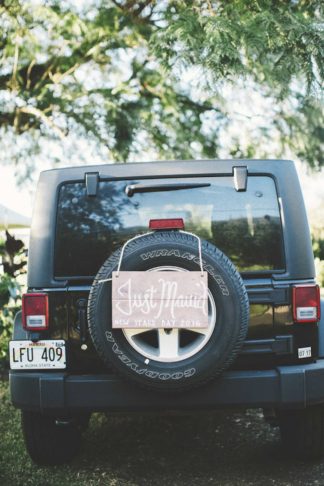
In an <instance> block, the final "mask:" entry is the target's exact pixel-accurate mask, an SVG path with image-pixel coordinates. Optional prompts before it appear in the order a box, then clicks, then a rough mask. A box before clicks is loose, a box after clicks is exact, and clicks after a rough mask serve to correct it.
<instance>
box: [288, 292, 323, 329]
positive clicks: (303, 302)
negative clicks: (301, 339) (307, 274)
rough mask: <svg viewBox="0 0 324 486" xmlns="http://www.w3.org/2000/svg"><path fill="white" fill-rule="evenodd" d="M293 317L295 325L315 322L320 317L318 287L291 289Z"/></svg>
mask: <svg viewBox="0 0 324 486" xmlns="http://www.w3.org/2000/svg"><path fill="white" fill-rule="evenodd" d="M292 290H293V295H292V297H293V299H292V300H293V317H294V321H295V322H297V323H304V322H317V321H319V320H320V317H321V299H320V289H319V286H318V285H296V286H295V287H293V289H292Z"/></svg>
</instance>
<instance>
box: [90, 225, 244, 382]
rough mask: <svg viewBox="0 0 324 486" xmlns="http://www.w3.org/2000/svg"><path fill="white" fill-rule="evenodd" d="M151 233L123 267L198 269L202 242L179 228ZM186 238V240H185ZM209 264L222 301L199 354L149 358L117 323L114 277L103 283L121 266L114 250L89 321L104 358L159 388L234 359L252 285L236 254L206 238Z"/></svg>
mask: <svg viewBox="0 0 324 486" xmlns="http://www.w3.org/2000/svg"><path fill="white" fill-rule="evenodd" d="M168 235H169V234H166V235H165V238H163V235H158V237H156V238H150V239H145V238H143V239H142V241H141V242H138V244H137V245H134V246H135V248H130V249H129V251H125V254H124V257H123V264H122V268H124V269H127V271H148V270H151V269H153V268H157V267H172V266H174V267H178V268H179V267H180V268H183V269H184V271H194V270H195V271H197V270H198V269H199V267H198V266H197V265H199V258H198V256H197V242H196V241H195V240H193V239H190V238H189V239H188V238H186V239H184V238H183V237H182V236H183V235H181V237H180V235H179V234H172V235H171V237H168ZM184 240H185V241H184ZM202 251H203V267H204V270H205V271H206V272H207V273H208V288H209V290H210V292H211V294H212V297H213V299H214V301H215V305H216V312H217V318H216V324H215V328H214V330H213V333H212V335H211V336H210V338H209V340H208V341H207V343H206V344H205V345H204V347H203V348H202V349H200V350H199V351H198V352H197V353H196V354H194V355H192V356H190V357H188V358H186V359H184V360H182V361H176V362H159V361H156V360H154V359H148V358H147V357H145V356H143V355H142V354H140V353H139V352H138V351H137V350H135V348H133V347H132V346H131V345H130V343H129V342H128V340H127V339H126V337H125V335H124V333H123V331H122V330H120V329H112V320H111V314H112V308H111V305H112V302H111V282H104V283H99V280H102V279H106V278H109V277H110V276H111V274H112V271H114V270H116V267H117V261H118V258H116V256H118V255H113V256H112V258H111V259H108V260H107V262H106V263H105V264H104V265H103V267H102V269H101V271H99V273H98V275H97V277H96V279H95V281H94V285H93V287H92V290H91V294H90V303H89V323H90V333H91V336H92V339H93V342H94V345H95V347H96V348H97V351H98V353H99V355H100V357H101V358H102V359H103V361H104V362H105V363H106V364H107V365H110V364H112V365H113V366H115V368H116V369H117V370H118V371H119V372H121V373H122V374H123V375H124V376H126V377H128V378H129V379H131V380H132V381H135V382H138V383H140V384H142V385H146V386H150V387H153V388H163V389H179V388H181V389H182V388H185V387H190V386H195V385H197V384H202V383H204V382H206V381H208V380H209V379H210V378H211V377H216V376H218V375H219V374H221V372H222V371H223V370H224V369H226V368H227V367H228V366H229V364H230V363H231V362H232V361H233V360H234V358H235V357H236V355H237V352H238V350H239V348H240V346H241V343H242V341H243V338H244V336H245V333H246V323H247V308H246V307H247V306H246V305H242V302H243V303H244V302H245V301H246V291H245V288H244V286H243V283H242V280H241V277H240V276H239V274H238V272H237V271H236V270H235V268H234V266H233V265H232V263H231V262H230V260H229V259H228V258H227V257H226V256H225V255H224V254H223V253H222V252H220V251H219V250H218V249H216V248H215V247H213V246H212V245H210V244H208V243H207V242H203V245H202Z"/></svg>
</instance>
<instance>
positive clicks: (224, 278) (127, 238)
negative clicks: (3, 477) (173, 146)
mask: <svg viewBox="0 0 324 486" xmlns="http://www.w3.org/2000/svg"><path fill="white" fill-rule="evenodd" d="M126 271H127V272H134V273H133V274H132V275H134V276H135V272H137V273H136V275H137V277H136V278H137V280H136V281H135V280H132V279H131V280H129V281H128V284H127V285H128V287H127V288H126V284H124V286H123V287H119V290H118V292H119V293H120V295H121V296H123V295H124V294H123V292H124V293H125V292H126V294H127V292H130V290H129V289H130V287H129V285H130V283H131V282H133V287H134V285H135V287H138V288H137V289H136V288H135V289H134V288H133V290H132V292H133V294H132V298H131V300H129V301H127V303H126V304H125V302H124V304H123V305H124V307H120V308H121V309H123V312H124V315H125V316H126V317H127V319H126V318H125V319H121V320H119V321H118V322H119V323H120V322H121V323H122V325H121V326H120V327H119V328H118V326H117V327H116V322H117V321H116V320H114V319H113V318H112V316H113V315H114V312H115V310H114V309H115V307H114V306H116V302H117V301H115V299H113V298H112V292H113V286H114V279H117V278H118V277H119V275H121V272H126ZM138 272H141V273H138ZM144 272H146V273H144ZM148 272H157V273H156V274H154V273H148ZM162 272H165V276H167V275H170V274H171V276H172V275H173V278H174V279H175V277H176V276H177V279H178V281H180V287H185V284H186V285H187V284H188V282H189V281H190V279H191V278H194V274H197V272H198V276H199V272H201V276H202V277H203V276H204V278H205V279H206V282H208V284H207V286H205V289H206V293H205V304H206V307H205V310H204V312H205V324H204V325H202V326H200V325H199V323H198V324H197V322H198V321H197V320H195V319H196V318H195V319H194V316H198V318H199V315H200V314H199V312H200V311H199V309H200V308H201V309H202V310H203V307H202V304H201V302H202V301H200V300H199V299H198V297H197V298H196V297H195V296H193V295H191V294H190V295H189V296H188V295H185V294H184V293H183V294H180V296H179V295H177V296H176V297H175V296H174V295H173V294H172V292H173V291H172V292H171V290H170V288H171V287H170V288H168V289H169V290H168V293H165V292H167V290H165V289H164V290H163V291H161V292H162V296H161V295H160V297H159V298H160V300H161V301H163V305H164V308H163V309H167V311H164V310H163V312H162V311H161V312H160V316H159V317H160V318H161V319H162V320H160V321H159V322H160V324H158V325H156V324H155V325H153V324H152V321H151V320H150V319H149V317H150V315H149V309H153V308H154V307H156V305H157V304H156V301H153V300H152V299H153V297H152V296H153V294H154V292H156V289H153V287H152V285H151V284H150V285H151V287H149V282H151V281H152V278H153V279H154V278H155V277H156V276H161V275H163V274H162ZM174 272H176V273H174ZM179 272H181V276H180V274H179ZM189 272H192V273H189ZM134 279H135V277H134ZM162 280H163V279H162ZM162 280H159V281H162ZM134 282H135V283H134ZM188 285H189V284H188ZM146 287H147V288H146ZM125 289H126V290H125ZM143 289H144V290H143ZM172 289H173V287H172ZM136 291H137V294H136ZM163 292H164V294H163ZM126 294H125V295H126ZM171 294H172V295H171ZM121 298H124V299H126V298H129V299H130V297H129V295H128V294H127V296H126V297H121ZM172 299H173V300H172ZM195 299H196V300H195ZM171 301H172V304H171V303H170V302H171ZM125 306H126V307H125ZM171 307H172V308H171ZM140 312H142V314H145V313H147V316H148V318H147V319H146V320H138V319H137V320H136V318H135V317H134V316H135V314H136V315H137V317H138V315H139V313H140ZM167 312H168V313H169V314H170V315H172V316H173V317H174V313H175V312H176V313H177V316H178V318H179V319H180V321H179V320H178V321H175V320H172V319H170V318H169V317H170V315H169V314H168V318H167V315H166V314H167ZM201 315H202V311H201ZM129 318H133V322H132V323H131V324H130V320H129ZM198 320H199V319H198ZM174 322H177V323H176V324H175V323H174ZM179 322H180V324H179ZM161 323H162V324H161ZM323 333H324V320H322V321H320V294H319V288H318V286H317V285H316V283H315V272H314V258H313V253H312V247H311V241H310V235H309V228H308V223H307V217H306V213H305V208H304V202H303V197H302V193H301V189H300V185H299V182H298V179H297V175H296V171H295V167H294V164H293V163H292V162H290V161H283V160H235V161H233V160H227V161H222V160H220V161H182V162H178V161H171V162H163V163H146V164H123V165H102V166H90V167H89V166H84V167H76V168H66V169H58V170H51V171H46V172H43V173H42V174H41V176H40V179H39V183H38V188H37V194H36V203H35V208H34V214H33V222H32V228H31V238H30V246H29V264H28V293H27V294H25V295H24V296H23V306H22V312H20V313H18V314H17V316H16V320H15V324H14V334H13V340H12V342H11V343H10V358H11V372H10V387H11V398H12V402H13V404H14V405H15V406H16V407H18V408H20V409H21V410H22V427H23V431H24V436H25V441H26V446H27V449H28V452H29V453H30V455H31V457H32V459H33V460H34V461H35V462H36V463H39V464H55V463H60V462H63V461H67V460H68V459H70V458H71V457H73V455H74V454H75V453H76V451H77V449H78V447H79V444H80V434H81V432H82V430H83V429H84V427H85V426H86V425H87V422H88V420H89V417H90V414H91V412H94V411H104V412H114V411H123V412H128V411H134V410H138V411H165V410H178V411H179V412H181V411H182V410H202V409H214V408H216V407H221V408H226V407H232V406H235V407H237V406H239V407H245V408H248V407H249V408H251V407H261V408H263V409H264V410H265V411H266V416H267V417H271V419H272V422H276V423H277V424H278V425H279V426H280V430H281V435H282V439H283V441H284V442H285V443H287V445H288V446H289V450H290V451H293V452H294V453H295V454H296V455H302V456H303V457H319V456H321V455H323V454H324V336H323Z"/></svg>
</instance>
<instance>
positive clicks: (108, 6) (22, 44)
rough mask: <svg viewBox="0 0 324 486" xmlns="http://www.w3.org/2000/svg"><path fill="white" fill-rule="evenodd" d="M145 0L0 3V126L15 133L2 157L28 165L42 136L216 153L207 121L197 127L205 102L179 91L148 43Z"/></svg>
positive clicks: (112, 154)
mask: <svg viewBox="0 0 324 486" xmlns="http://www.w3.org/2000/svg"><path fill="white" fill-rule="evenodd" d="M149 3H151V2H136V3H135V2H132V1H130V2H120V3H118V2H99V3H98V2H82V7H81V6H78V4H74V6H72V5H71V4H69V2H59V1H54V0H52V1H48V2H46V3H45V2H44V3H39V2H31V1H24V2H22V1H19V0H12V1H8V2H1V3H0V5H1V6H0V59H1V61H0V62H1V64H0V129H1V128H2V132H4V133H6V134H7V136H10V137H11V138H10V140H11V141H12V140H14V139H15V138H14V137H15V136H16V137H17V135H18V136H19V137H20V140H22V142H21V145H20V146H19V147H18V148H17V151H15V148H11V147H10V148H9V147H7V151H10V150H11V151H12V152H11V154H12V157H17V160H21V158H22V157H24V162H25V163H26V161H29V163H32V160H31V155H32V154H33V153H34V151H37V150H41V146H42V140H51V139H53V138H54V139H55V140H56V142H57V143H62V144H64V142H66V141H67V140H68V139H71V140H73V137H74V136H76V137H78V138H81V139H84V140H87V142H88V145H91V143H94V144H96V145H99V146H100V147H101V148H102V150H103V151H102V152H101V153H102V154H103V155H102V156H103V157H105V158H107V157H108V158H113V159H115V160H127V159H129V158H130V156H131V154H133V155H134V154H136V153H138V151H139V150H141V151H142V152H143V149H144V150H145V151H146V152H149V154H151V155H155V156H156V155H158V156H160V155H162V156H163V157H168V156H176V157H181V158H187V157H192V156H195V155H197V156H198V155H200V156H207V157H213V156H215V155H216V152H217V129H215V130H211V131H210V133H209V134H203V133H202V131H201V130H202V127H203V123H204V119H203V117H204V115H205V114H206V113H209V112H214V113H217V109H215V107H214V106H213V103H212V101H211V100H209V101H208V100H206V101H201V102H197V101H195V100H193V99H192V97H191V96H189V95H188V94H185V93H184V92H183V91H182V90H181V89H180V87H179V86H178V83H177V80H176V79H175V77H174V76H173V75H170V74H169V73H166V72H164V71H163V70H162V69H160V66H159V63H158V61H157V59H156V58H154V56H152V54H151V53H150V52H149V50H148V41H149V39H150V37H151V35H152V32H153V31H154V29H156V24H155V21H154V20H153V14H154V9H155V7H154V4H153V3H152V5H151V6H150V7H149V6H148V11H147V12H146V11H144V10H145V6H146V4H149ZM219 116H220V115H219ZM7 142H8V139H7ZM194 143H195V144H196V146H193V145H192V144H194ZM7 145H8V143H7ZM73 147H74V148H75V145H73ZM46 152H47V155H49V153H48V150H47V151H46ZM81 152H82V150H80V154H81ZM56 156H57V155H55V154H54V157H56ZM148 156H150V155H148ZM66 157H67V154H66V152H65V153H64V158H66Z"/></svg>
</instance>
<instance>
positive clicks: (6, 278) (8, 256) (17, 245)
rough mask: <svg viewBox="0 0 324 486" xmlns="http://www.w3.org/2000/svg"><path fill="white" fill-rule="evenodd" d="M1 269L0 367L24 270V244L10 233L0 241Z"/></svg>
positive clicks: (5, 355)
mask: <svg viewBox="0 0 324 486" xmlns="http://www.w3.org/2000/svg"><path fill="white" fill-rule="evenodd" d="M0 256H1V258H2V264H1V265H2V270H3V273H0V368H3V367H6V366H7V365H8V343H9V340H10V338H11V335H12V326H13V321H14V318H15V314H16V312H17V311H18V310H19V309H20V302H21V293H22V286H21V284H20V283H19V282H18V280H17V277H20V276H21V275H23V274H24V273H25V272H26V257H25V249H24V244H23V242H22V241H21V240H17V239H16V238H15V237H14V236H12V235H10V233H8V232H6V239H5V240H3V241H0Z"/></svg>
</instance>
